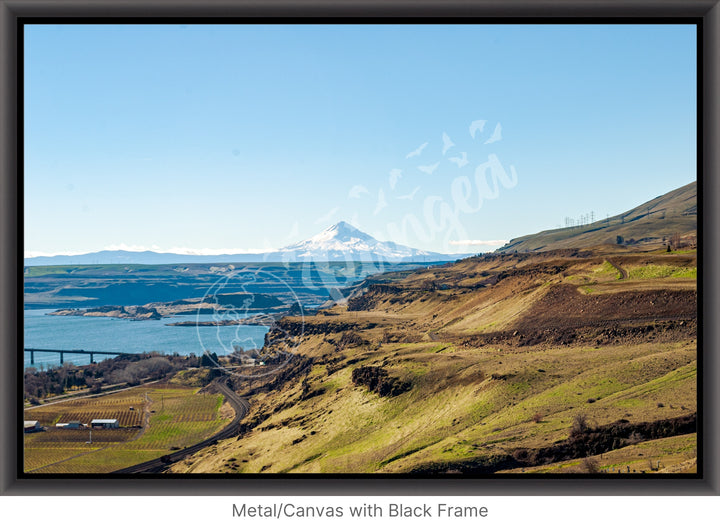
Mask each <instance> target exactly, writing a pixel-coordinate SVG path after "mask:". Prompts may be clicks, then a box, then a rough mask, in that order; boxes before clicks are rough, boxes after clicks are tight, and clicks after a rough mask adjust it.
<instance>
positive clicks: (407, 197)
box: [397, 187, 420, 201]
mask: <svg viewBox="0 0 720 532" xmlns="http://www.w3.org/2000/svg"><path fill="white" fill-rule="evenodd" d="M418 190H420V187H415V188H414V189H413V191H412V192H411V193H410V194H405V195H404V196H398V197H397V199H399V200H410V201H412V200H413V198H414V197H415V194H417V191H418Z"/></svg>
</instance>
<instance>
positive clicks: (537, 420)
mask: <svg viewBox="0 0 720 532" xmlns="http://www.w3.org/2000/svg"><path fill="white" fill-rule="evenodd" d="M532 420H533V421H534V422H535V423H540V422H541V421H542V420H543V415H542V414H541V413H540V412H535V413H534V414H533V417H532Z"/></svg>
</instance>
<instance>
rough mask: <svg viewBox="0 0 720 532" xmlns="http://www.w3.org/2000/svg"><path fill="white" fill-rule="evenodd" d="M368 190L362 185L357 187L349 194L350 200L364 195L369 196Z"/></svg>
mask: <svg viewBox="0 0 720 532" xmlns="http://www.w3.org/2000/svg"><path fill="white" fill-rule="evenodd" d="M369 193H370V192H368V189H366V188H365V187H364V186H362V185H355V186H354V187H352V188H351V189H350V192H348V198H359V197H360V196H362V195H363V194H369Z"/></svg>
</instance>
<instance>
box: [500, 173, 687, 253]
mask: <svg viewBox="0 0 720 532" xmlns="http://www.w3.org/2000/svg"><path fill="white" fill-rule="evenodd" d="M675 235H679V236H680V237H683V238H685V239H688V238H693V237H695V238H696V237H697V182H696V181H693V182H692V183H688V184H687V185H685V186H682V187H680V188H677V189H675V190H672V191H670V192H668V193H666V194H663V195H661V196H658V197H656V198H653V199H651V200H650V201H646V202H645V203H643V204H642V205H639V206H637V207H635V208H634V209H630V210H629V211H626V212H624V213H622V214H618V215H616V216H610V217H609V218H606V219H602V220H599V221H597V222H594V223H591V224H585V225H581V226H577V227H564V228H562V229H551V230H548V231H541V232H539V233H535V234H530V235H525V236H521V237H518V238H513V239H512V240H511V241H510V242H509V243H508V244H506V245H505V246H503V247H501V248H499V249H498V250H497V251H499V252H508V251H510V252H512V251H550V250H553V249H562V248H589V247H592V246H603V245H617V244H621V245H624V246H628V245H643V244H653V245H660V244H663V243H664V242H666V241H669V239H670V238H672V237H673V236H675Z"/></svg>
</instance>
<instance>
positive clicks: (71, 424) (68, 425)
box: [55, 421, 85, 429]
mask: <svg viewBox="0 0 720 532" xmlns="http://www.w3.org/2000/svg"><path fill="white" fill-rule="evenodd" d="M84 426H85V425H83V424H82V423H80V422H79V421H66V422H64V423H55V428H58V429H81V428H83V427H84Z"/></svg>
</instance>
